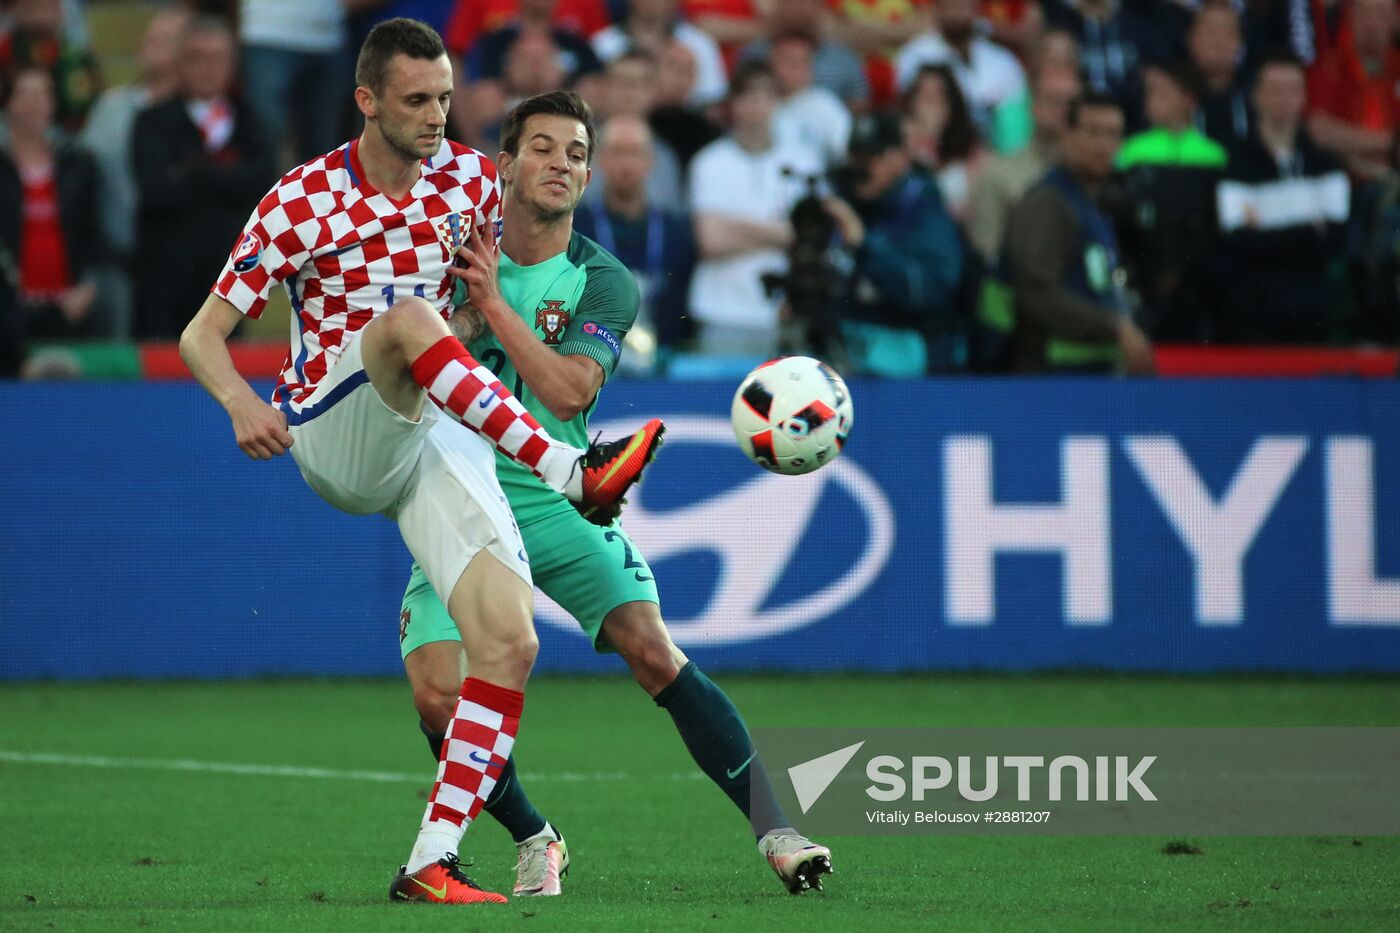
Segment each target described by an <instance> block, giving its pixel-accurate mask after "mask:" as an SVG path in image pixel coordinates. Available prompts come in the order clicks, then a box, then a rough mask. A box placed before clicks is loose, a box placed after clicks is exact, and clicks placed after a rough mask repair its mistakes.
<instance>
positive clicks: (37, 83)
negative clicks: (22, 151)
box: [5, 69, 54, 133]
mask: <svg viewBox="0 0 1400 933" xmlns="http://www.w3.org/2000/svg"><path fill="white" fill-rule="evenodd" d="M53 112H54V100H53V80H52V79H51V78H50V77H49V76H48V75H47V74H46V73H44V72H42V71H38V70H36V69H31V70H28V71H22V72H20V73H19V76H18V77H17V78H16V79H15V89H14V91H13V92H12V93H11V94H10V102H9V104H8V105H7V106H6V107H5V115H6V117H8V118H9V121H10V125H11V126H12V127H14V128H16V129H18V128H20V127H23V128H25V129H27V130H29V131H30V132H31V133H42V132H43V131H44V130H46V129H47V128H48V127H49V125H50V124H52V123H53Z"/></svg>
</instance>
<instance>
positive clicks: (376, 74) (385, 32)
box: [355, 16, 447, 94]
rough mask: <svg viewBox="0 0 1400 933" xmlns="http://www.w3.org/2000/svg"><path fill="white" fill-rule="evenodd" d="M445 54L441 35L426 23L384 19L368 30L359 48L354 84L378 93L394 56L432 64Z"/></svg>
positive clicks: (382, 87)
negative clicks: (431, 62) (423, 60)
mask: <svg viewBox="0 0 1400 933" xmlns="http://www.w3.org/2000/svg"><path fill="white" fill-rule="evenodd" d="M446 54H447V49H446V48H445V47H444V46H443V44H442V36H440V35H438V34H437V30H435V29H433V27H431V26H429V25H428V24H427V23H422V22H419V21H418V20H416V19H408V18H407V17H403V16H400V17H397V18H395V19H386V20H385V21H384V22H382V23H380V24H379V25H378V26H375V27H374V28H373V29H371V30H370V31H369V35H368V36H366V37H365V44H364V45H362V46H360V57H359V58H358V59H357V60H356V61H355V83H356V84H357V85H359V86H360V87H367V88H369V89H370V90H371V91H373V92H374V93H376V94H378V93H379V92H380V91H382V90H383V89H384V80H385V77H386V76H387V74H388V72H389V62H390V61H392V60H393V58H394V56H395V55H407V56H408V57H409V58H421V59H426V60H428V61H434V60H436V59H438V58H441V57H442V56H444V55H446Z"/></svg>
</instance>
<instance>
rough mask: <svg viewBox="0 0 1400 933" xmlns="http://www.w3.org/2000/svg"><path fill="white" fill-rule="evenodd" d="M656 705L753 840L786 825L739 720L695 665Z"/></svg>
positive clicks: (658, 697)
mask: <svg viewBox="0 0 1400 933" xmlns="http://www.w3.org/2000/svg"><path fill="white" fill-rule="evenodd" d="M656 705H657V706H660V707H661V708H662V709H664V710H666V712H668V713H670V714H671V719H672V720H674V721H675V723H676V729H677V731H679V732H680V734H681V741H683V742H685V747H686V748H687V749H689V750H690V755H691V757H692V758H694V759H695V763H696V764H698V765H699V766H700V770H701V771H704V772H705V774H706V776H708V777H709V779H710V780H712V781H714V782H715V783H716V784H717V785H719V789H720V790H722V791H724V793H725V794H726V795H727V796H728V797H729V799H730V800H732V801H733V802H734V806H736V807H738V808H739V810H740V811H742V812H743V814H744V816H745V817H746V818H747V819H748V821H749V825H750V826H752V827H753V831H754V835H755V836H758V837H762V836H763V834H764V833H766V832H768V831H769V830H772V829H778V828H780V827H785V826H788V825H789V823H788V821H787V817H786V816H784V815H783V809H782V807H781V806H779V804H778V800H777V798H776V797H775V796H774V794H773V785H772V782H770V781H769V780H768V772H767V771H765V770H764V769H763V762H761V761H759V760H758V758H757V756H756V754H755V752H754V747H753V739H752V738H750V737H749V729H748V727H747V726H745V725H744V719H743V717H742V716H740V715H739V711H738V710H737V709H735V707H734V704H733V702H731V701H730V699H729V697H728V696H727V695H725V692H724V691H723V690H721V689H720V688H719V687H716V686H715V685H714V683H713V682H711V680H710V678H708V677H706V676H705V675H704V674H703V673H701V671H700V668H698V667H696V666H695V662H693V661H692V662H690V663H687V664H686V666H685V667H683V668H681V672H680V673H679V674H677V675H676V679H675V680H673V681H671V683H669V684H668V685H666V687H665V688H664V689H662V691H661V692H660V693H658V694H657V695H656Z"/></svg>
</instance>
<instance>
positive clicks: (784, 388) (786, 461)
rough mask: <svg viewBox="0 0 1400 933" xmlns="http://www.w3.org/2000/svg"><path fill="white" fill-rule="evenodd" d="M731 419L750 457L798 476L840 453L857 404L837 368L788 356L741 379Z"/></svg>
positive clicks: (731, 411)
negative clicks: (852, 403) (853, 405)
mask: <svg viewBox="0 0 1400 933" xmlns="http://www.w3.org/2000/svg"><path fill="white" fill-rule="evenodd" d="M729 420H730V422H731V423H732V424H733V425H734V437H735V438H736V439H737V440H738V441H739V448H740V449H741V450H743V452H744V454H745V455H746V456H748V458H749V459H750V460H752V461H753V462H754V463H757V464H758V465H759V466H761V467H763V468H764V469H767V470H772V471H773V472H774V473H784V474H786V475H788V476H797V475H800V474H802V473H810V472H812V471H813V470H815V469H817V468H818V467H820V466H823V465H824V464H827V463H830V462H831V461H832V460H835V459H836V457H837V456H838V455H840V453H841V449H842V448H843V447H844V446H845V445H846V438H847V437H848V436H849V435H850V433H851V425H852V424H853V423H854V421H855V409H854V408H853V407H852V405H851V393H850V390H849V389H847V388H846V383H845V380H843V379H842V378H841V377H840V375H838V374H837V372H836V370H834V369H832V368H831V367H830V366H828V365H827V364H825V363H823V362H821V361H820V360H814V359H812V358H811V357H807V356H786V357H783V358H781V359H776V360H769V361H768V362H767V363H764V364H763V365H762V366H760V367H758V368H757V369H755V370H754V371H753V372H751V373H749V374H748V376H746V377H745V378H744V381H743V382H742V383H740V384H739V390H738V391H737V392H735V393H734V403H733V405H731V406H730V409H729Z"/></svg>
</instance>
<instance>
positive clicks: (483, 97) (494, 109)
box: [447, 32, 596, 152]
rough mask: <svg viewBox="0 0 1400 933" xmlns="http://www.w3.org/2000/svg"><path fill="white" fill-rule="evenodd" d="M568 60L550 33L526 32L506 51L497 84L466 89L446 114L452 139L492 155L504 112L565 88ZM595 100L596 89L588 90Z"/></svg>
mask: <svg viewBox="0 0 1400 933" xmlns="http://www.w3.org/2000/svg"><path fill="white" fill-rule="evenodd" d="M566 65H567V60H566V59H565V58H564V56H562V55H561V54H560V51H559V46H557V45H555V44H554V38H553V37H552V36H551V35H550V34H549V33H544V32H525V33H521V34H520V35H518V36H516V38H515V41H514V42H512V43H511V45H510V48H508V49H506V57H505V62H504V66H503V69H502V72H501V77H500V79H499V80H486V81H479V82H476V83H474V84H471V85H468V86H466V87H465V88H464V90H463V93H462V94H461V95H460V96H461V99H460V100H459V101H458V102H457V104H456V105H455V106H453V107H452V109H451V110H449V111H448V114H447V119H448V121H449V123H450V125H451V126H452V127H453V136H454V138H456V139H459V140H461V141H462V142H464V143H466V144H468V145H470V146H474V147H476V148H477V149H480V150H482V151H483V152H494V151H496V146H497V144H498V142H499V137H500V128H501V122H502V121H503V120H504V119H505V115H506V112H507V111H509V110H510V108H511V107H513V106H515V105H516V104H517V103H519V102H520V101H522V100H524V99H525V98H527V97H532V96H534V95H535V94H547V93H549V92H550V91H557V90H559V89H561V88H564V87H567V86H568V83H569V72H568V70H567V67H566ZM589 93H590V96H593V97H595V98H596V86H595V87H594V88H593V89H591V90H590V92H589Z"/></svg>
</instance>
